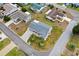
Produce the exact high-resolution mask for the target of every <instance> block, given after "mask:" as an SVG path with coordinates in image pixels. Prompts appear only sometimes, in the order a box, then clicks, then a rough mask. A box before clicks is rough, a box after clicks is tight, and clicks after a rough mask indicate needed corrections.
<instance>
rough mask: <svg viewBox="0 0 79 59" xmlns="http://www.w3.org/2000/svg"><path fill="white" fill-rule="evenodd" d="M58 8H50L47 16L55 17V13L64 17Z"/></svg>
mask: <svg viewBox="0 0 79 59" xmlns="http://www.w3.org/2000/svg"><path fill="white" fill-rule="evenodd" d="M59 11H60V10H56V9H52V10H51V11H50V12H49V13H48V16H49V17H51V18H53V19H55V18H56V17H57V15H59V16H61V17H64V16H65V15H64V14H63V13H61V12H59Z"/></svg>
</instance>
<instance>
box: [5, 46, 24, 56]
mask: <svg viewBox="0 0 79 59" xmlns="http://www.w3.org/2000/svg"><path fill="white" fill-rule="evenodd" d="M6 56H25V54H24V52H23V51H21V50H19V49H18V48H17V47H15V48H13V49H12V50H11V51H10V52H9V53H8V54H7V55H6Z"/></svg>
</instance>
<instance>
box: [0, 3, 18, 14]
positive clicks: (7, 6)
mask: <svg viewBox="0 0 79 59" xmlns="http://www.w3.org/2000/svg"><path fill="white" fill-rule="evenodd" d="M1 8H3V9H4V11H3V12H2V13H3V14H4V15H10V14H11V13H13V12H15V11H16V10H18V8H17V7H15V6H14V5H13V4H9V3H5V4H3V5H2V6H1Z"/></svg>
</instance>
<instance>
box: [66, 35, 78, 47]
mask: <svg viewBox="0 0 79 59" xmlns="http://www.w3.org/2000/svg"><path fill="white" fill-rule="evenodd" d="M69 43H73V44H75V46H76V48H79V35H72V36H71V38H70V40H69V42H68V44H69ZM67 46H68V45H67Z"/></svg>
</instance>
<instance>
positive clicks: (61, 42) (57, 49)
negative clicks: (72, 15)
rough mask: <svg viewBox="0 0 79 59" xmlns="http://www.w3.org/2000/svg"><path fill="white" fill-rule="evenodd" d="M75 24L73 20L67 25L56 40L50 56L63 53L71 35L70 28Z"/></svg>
mask: <svg viewBox="0 0 79 59" xmlns="http://www.w3.org/2000/svg"><path fill="white" fill-rule="evenodd" d="M76 24H77V23H76V21H74V20H73V21H71V22H70V23H69V25H68V26H67V28H66V30H65V31H64V32H63V34H62V35H61V37H60V38H59V39H58V41H57V42H56V44H55V46H54V48H53V50H52V51H51V53H50V54H49V55H50V56H59V55H60V54H61V53H62V52H63V50H64V48H65V46H66V44H67V42H68V41H69V38H70V35H71V34H72V28H73V27H74V26H75V25H76Z"/></svg>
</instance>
